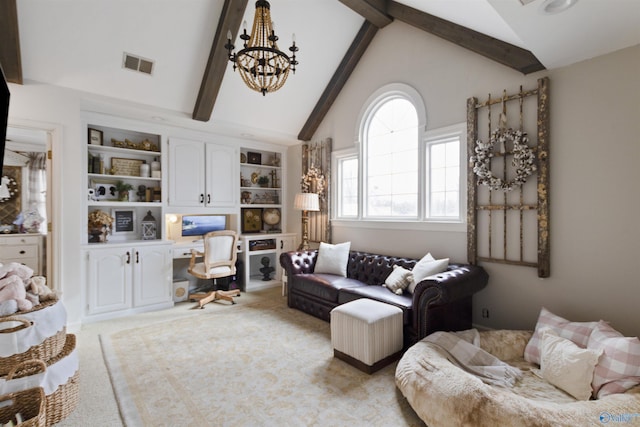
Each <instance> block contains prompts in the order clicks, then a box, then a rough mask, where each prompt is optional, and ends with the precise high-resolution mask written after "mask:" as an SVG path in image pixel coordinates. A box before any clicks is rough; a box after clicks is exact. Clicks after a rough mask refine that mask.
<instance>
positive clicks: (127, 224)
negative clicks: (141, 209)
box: [111, 209, 136, 235]
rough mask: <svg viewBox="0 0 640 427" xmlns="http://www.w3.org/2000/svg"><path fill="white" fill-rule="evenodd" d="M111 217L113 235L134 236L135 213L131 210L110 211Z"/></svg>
mask: <svg viewBox="0 0 640 427" xmlns="http://www.w3.org/2000/svg"><path fill="white" fill-rule="evenodd" d="M111 216H112V217H113V219H114V221H113V229H112V232H113V234H122V235H135V234H136V211H135V210H133V209H111Z"/></svg>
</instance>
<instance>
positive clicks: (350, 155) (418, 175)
mask: <svg viewBox="0 0 640 427" xmlns="http://www.w3.org/2000/svg"><path fill="white" fill-rule="evenodd" d="M357 129H358V131H357V140H358V141H359V142H360V144H359V150H358V151H356V150H344V151H342V152H336V153H334V154H333V159H334V168H335V170H336V174H335V175H334V176H335V178H336V181H335V182H334V188H335V189H336V193H335V194H336V199H335V209H334V218H335V219H338V220H339V219H345V220H349V219H358V220H365V221H366V220H372V221H385V220H386V221H393V222H396V223H397V222H411V223H415V222H417V221H422V222H464V215H463V211H462V208H463V206H464V203H463V197H464V196H465V195H466V192H461V191H460V183H462V182H464V181H465V179H466V178H465V176H463V174H464V172H465V171H466V169H465V168H461V167H460V165H461V164H464V163H463V159H462V155H463V154H464V149H463V147H465V146H466V140H465V137H466V131H465V125H464V124H460V125H456V126H451V127H447V128H442V129H437V130H435V131H429V132H427V131H426V110H425V107H424V103H423V101H422V98H421V97H420V95H419V93H418V92H417V91H416V90H415V89H413V88H411V87H410V86H407V85H405V84H400V83H395V84H391V85H387V86H384V87H383V88H380V89H379V90H378V91H376V92H375V93H374V94H373V95H371V96H370V97H369V99H368V100H367V102H366V103H365V105H364V107H363V109H362V111H361V112H360V117H359V120H358V128H357ZM356 171H357V175H356Z"/></svg>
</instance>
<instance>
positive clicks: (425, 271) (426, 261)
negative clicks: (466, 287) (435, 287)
mask: <svg viewBox="0 0 640 427" xmlns="http://www.w3.org/2000/svg"><path fill="white" fill-rule="evenodd" d="M448 266H449V258H443V259H435V258H434V257H433V256H432V255H431V253H428V254H426V255H425V256H423V257H422V259H421V260H420V261H418V262H417V263H416V265H415V267H413V270H412V271H411V272H412V273H413V281H412V282H411V284H410V285H409V287H408V288H407V289H408V291H409V292H410V293H413V291H414V290H415V288H416V285H417V284H418V283H420V282H422V281H423V280H424V279H426V278H427V277H429V276H433V275H434V274H438V273H442V272H443V271H446V270H447V267H448Z"/></svg>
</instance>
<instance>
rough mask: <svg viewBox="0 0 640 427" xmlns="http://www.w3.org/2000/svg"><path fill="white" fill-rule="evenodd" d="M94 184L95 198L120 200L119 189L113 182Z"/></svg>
mask: <svg viewBox="0 0 640 427" xmlns="http://www.w3.org/2000/svg"><path fill="white" fill-rule="evenodd" d="M93 185H94V189H95V191H94V193H93V198H94V200H118V191H117V190H116V186H115V184H113V183H108V182H104V183H103V182H96V183H94V184H93Z"/></svg>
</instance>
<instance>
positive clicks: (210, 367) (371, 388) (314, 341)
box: [101, 298, 423, 426]
mask: <svg viewBox="0 0 640 427" xmlns="http://www.w3.org/2000/svg"><path fill="white" fill-rule="evenodd" d="M220 304H224V303H220ZM200 313H201V314H200ZM199 314H200V315H198V316H190V317H186V318H179V319H176V320H171V321H166V322H161V323H156V324H153V325H150V326H144V327H141V328H136V329H129V330H125V331H120V332H116V333H113V334H111V335H108V336H101V342H102V346H103V351H104V354H105V359H106V361H107V367H108V369H109V373H110V376H111V379H112V382H113V386H114V389H115V392H116V397H117V400H118V405H119V406H120V411H121V413H122V416H123V419H124V423H125V424H126V425H127V426H178V425H180V426H182V425H189V426H210V425H220V426H249V425H250V426H284V425H290V426H312V425H322V426H364V425H367V426H372V425H376V426H410V425H423V423H422V422H421V421H420V420H419V418H417V416H416V415H415V413H414V412H413V410H412V409H411V407H410V406H409V405H408V403H407V401H406V400H405V399H404V397H403V396H402V395H401V393H400V392H399V391H398V390H397V389H396V387H395V384H394V372H395V366H396V364H395V363H394V364H392V365H390V366H388V367H386V368H384V369H383V370H381V371H379V372H377V373H375V374H373V375H367V374H364V373H362V372H360V371H358V370H357V369H355V368H353V367H351V366H349V365H347V364H346V363H344V362H342V361H340V360H337V359H334V358H333V357H332V356H333V354H332V349H331V340H330V331H329V324H328V323H326V322H323V321H321V320H319V319H316V318H314V317H312V316H309V315H307V314H304V313H302V312H300V311H297V310H292V309H289V308H287V307H286V305H285V303H284V298H281V299H278V300H273V299H267V300H264V301H259V302H253V303H248V304H243V303H242V301H241V300H239V303H238V304H236V305H234V306H228V307H225V309H224V310H220V309H212V310H209V311H207V309H206V308H205V309H204V310H199Z"/></svg>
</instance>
